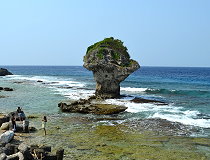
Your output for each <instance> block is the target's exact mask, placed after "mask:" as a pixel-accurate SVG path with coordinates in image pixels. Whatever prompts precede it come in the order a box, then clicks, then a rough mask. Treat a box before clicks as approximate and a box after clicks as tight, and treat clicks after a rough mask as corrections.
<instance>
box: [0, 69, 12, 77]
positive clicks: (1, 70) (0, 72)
mask: <svg viewBox="0 0 210 160" xmlns="http://www.w3.org/2000/svg"><path fill="white" fill-rule="evenodd" d="M6 75H12V73H11V72H9V71H8V70H7V69H5V68H0V76H6Z"/></svg>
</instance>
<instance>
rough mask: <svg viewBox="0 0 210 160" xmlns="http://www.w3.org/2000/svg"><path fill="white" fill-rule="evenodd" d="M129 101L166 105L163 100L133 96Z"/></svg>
mask: <svg viewBox="0 0 210 160" xmlns="http://www.w3.org/2000/svg"><path fill="white" fill-rule="evenodd" d="M131 102H134V103H155V104H157V105H168V103H166V102H163V101H158V100H151V99H144V98H139V97H135V98H134V99H132V100H131Z"/></svg>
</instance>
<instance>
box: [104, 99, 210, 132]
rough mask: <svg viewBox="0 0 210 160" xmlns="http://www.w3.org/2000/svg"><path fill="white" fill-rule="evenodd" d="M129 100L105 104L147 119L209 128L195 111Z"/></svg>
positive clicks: (208, 124) (205, 121)
mask: <svg viewBox="0 0 210 160" xmlns="http://www.w3.org/2000/svg"><path fill="white" fill-rule="evenodd" d="M131 99H132V98H130V99H128V98H127V99H109V100H106V101H105V103H109V104H115V105H122V106H126V107H128V109H127V110H126V111H127V112H131V113H145V112H146V113H148V114H147V115H149V116H148V118H161V119H167V120H169V121H172V122H180V123H182V124H185V125H193V126H198V127H203V128H209V127H210V119H201V118H200V119H198V117H197V115H199V114H200V112H199V111H196V110H194V111H193V110H184V108H183V107H176V106H174V105H171V104H169V105H162V106H161V105H156V104H151V103H133V102H130V101H129V100H131Z"/></svg>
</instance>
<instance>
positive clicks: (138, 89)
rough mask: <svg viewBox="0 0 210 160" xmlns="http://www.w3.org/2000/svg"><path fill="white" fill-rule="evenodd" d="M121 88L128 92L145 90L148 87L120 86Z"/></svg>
mask: <svg viewBox="0 0 210 160" xmlns="http://www.w3.org/2000/svg"><path fill="white" fill-rule="evenodd" d="M120 90H121V91H126V92H145V91H146V90H147V88H132V87H120Z"/></svg>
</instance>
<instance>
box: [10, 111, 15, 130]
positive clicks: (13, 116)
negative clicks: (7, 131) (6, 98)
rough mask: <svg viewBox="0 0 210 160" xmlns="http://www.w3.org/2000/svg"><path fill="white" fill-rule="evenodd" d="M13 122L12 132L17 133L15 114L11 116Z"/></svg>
mask: <svg viewBox="0 0 210 160" xmlns="http://www.w3.org/2000/svg"><path fill="white" fill-rule="evenodd" d="M10 120H11V122H12V130H13V131H14V132H15V131H16V118H15V113H12V116H11V119H10Z"/></svg>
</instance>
